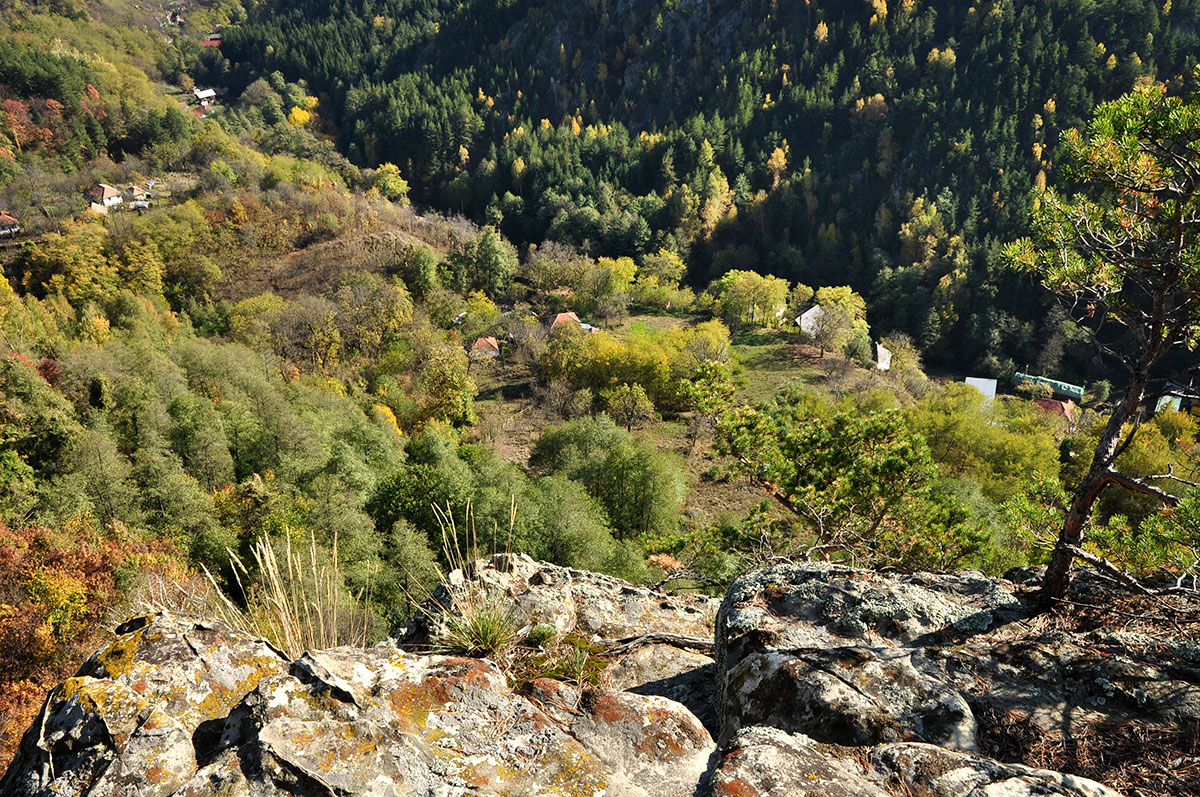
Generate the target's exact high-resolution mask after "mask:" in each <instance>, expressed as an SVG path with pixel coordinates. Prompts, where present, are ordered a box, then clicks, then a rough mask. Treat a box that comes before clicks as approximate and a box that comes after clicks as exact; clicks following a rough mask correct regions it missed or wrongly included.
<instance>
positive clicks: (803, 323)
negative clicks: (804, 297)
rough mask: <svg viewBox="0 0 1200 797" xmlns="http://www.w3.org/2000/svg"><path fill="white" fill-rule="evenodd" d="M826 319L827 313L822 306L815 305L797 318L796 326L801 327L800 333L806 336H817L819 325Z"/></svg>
mask: <svg viewBox="0 0 1200 797" xmlns="http://www.w3.org/2000/svg"><path fill="white" fill-rule="evenodd" d="M824 317H825V311H824V310H822V309H821V305H819V304H818V305H814V306H813V307H810V308H808V309H807V310H805V311H804V312H803V313H801V314H800V315H798V316H796V326H798V327H800V331H801V332H803V333H804V334H805V335H813V336H815V335H816V334H817V329H818V325H819V324H820V323H821V319H822V318H824Z"/></svg>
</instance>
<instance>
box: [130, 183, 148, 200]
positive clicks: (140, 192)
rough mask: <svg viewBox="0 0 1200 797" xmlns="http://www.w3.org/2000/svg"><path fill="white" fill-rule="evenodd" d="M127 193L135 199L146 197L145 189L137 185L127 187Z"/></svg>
mask: <svg viewBox="0 0 1200 797" xmlns="http://www.w3.org/2000/svg"><path fill="white" fill-rule="evenodd" d="M126 193H127V194H129V195H130V196H131V197H133V198H134V199H144V198H145V196H146V191H145V189H142V188H138V187H137V186H136V185H131V186H129V188H128V189H126Z"/></svg>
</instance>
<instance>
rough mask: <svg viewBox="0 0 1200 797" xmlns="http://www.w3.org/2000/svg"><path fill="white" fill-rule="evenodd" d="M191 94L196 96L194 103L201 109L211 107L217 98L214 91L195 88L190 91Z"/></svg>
mask: <svg viewBox="0 0 1200 797" xmlns="http://www.w3.org/2000/svg"><path fill="white" fill-rule="evenodd" d="M192 94H194V95H195V96H196V102H198V103H200V105H201V107H203V108H207V107H208V106H209V105H212V103H213V101H214V100H216V98H217V92H216V89H202V88H195V89H192Z"/></svg>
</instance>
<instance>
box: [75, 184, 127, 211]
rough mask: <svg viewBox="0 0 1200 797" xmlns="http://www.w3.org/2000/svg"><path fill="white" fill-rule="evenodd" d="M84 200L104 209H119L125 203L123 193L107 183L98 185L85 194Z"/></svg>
mask: <svg viewBox="0 0 1200 797" xmlns="http://www.w3.org/2000/svg"><path fill="white" fill-rule="evenodd" d="M83 198H84V199H86V200H88V201H89V202H92V203H94V204H96V205H100V206H101V207H104V208H112V207H117V206H119V205H120V204H121V203H122V202H124V201H125V200H124V198H123V197H122V196H121V191H120V190H119V189H117V188H113V187H112V186H111V185H108V184H107V183H96V184H95V185H93V186H92V187H91V188H89V189H88V190H86V191H84V192H83Z"/></svg>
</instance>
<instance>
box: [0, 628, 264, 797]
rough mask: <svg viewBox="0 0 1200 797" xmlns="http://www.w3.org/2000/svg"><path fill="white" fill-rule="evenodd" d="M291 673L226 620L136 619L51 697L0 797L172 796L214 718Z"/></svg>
mask: <svg viewBox="0 0 1200 797" xmlns="http://www.w3.org/2000/svg"><path fill="white" fill-rule="evenodd" d="M286 667H287V662H286V661H285V660H284V659H283V658H282V657H281V656H280V655H279V654H278V653H277V652H276V651H275V650H274V649H273V648H272V647H271V646H270V645H268V644H267V643H265V642H263V641H262V640H259V639H253V638H251V637H247V636H245V635H244V634H238V633H236V632H233V631H232V630H230V629H229V627H228V626H226V625H224V624H223V623H198V622H195V621H191V620H183V619H180V618H175V617H172V616H170V615H166V614H159V615H152V616H146V617H137V618H134V619H133V620H130V621H129V622H127V623H125V624H123V625H122V626H120V627H119V628H118V629H117V638H116V640H115V641H113V642H112V643H111V644H109V645H107V646H106V647H104V648H103V649H101V650H100V651H99V652H97V653H96V654H95V655H94V656H92V657H91V658H90V659H88V661H87V662H85V663H84V665H83V667H82V668H81V669H80V671H79V674H78V675H77V676H76V677H74V678H70V679H68V680H66V681H65V682H63V683H62V684H60V685H59V686H58V687H56V688H55V689H54V690H53V691H52V692H51V693H50V695H49V697H48V699H47V701H46V704H45V706H43V708H42V711H41V714H39V716H38V718H37V720H36V721H35V723H34V726H33V727H32V728H31V729H30V730H29V731H28V732H27V733H26V734H25V737H24V739H23V740H22V742H21V746H20V749H19V750H18V752H17V755H16V757H15V758H14V760H13V762H12V764H10V766H9V769H8V772H7V773H6V774H5V779H4V780H3V781H2V782H0V793H3V794H6V795H8V794H22V795H49V794H55V795H64V794H81V793H84V792H87V793H88V794H93V795H115V794H149V795H165V794H170V793H172V792H173V790H174V789H175V787H176V786H178V785H179V783H181V782H182V781H183V780H185V779H186V778H187V777H188V776H190V774H191V772H192V770H194V769H195V766H196V753H195V750H196V746H197V745H198V744H199V745H203V743H204V740H205V739H206V738H207V737H208V735H210V734H211V733H212V732H213V723H214V721H217V720H220V719H221V718H223V717H224V716H225V715H226V714H228V713H229V710H230V709H231V708H232V707H233V706H234V705H235V704H236V703H237V702H238V701H240V700H241V699H242V698H243V697H244V696H245V695H246V694H247V693H248V692H250V691H251V690H252V689H253V688H254V687H255V686H256V685H257V684H258V682H259V681H260V680H262V679H263V678H265V677H268V676H270V675H272V674H278V673H282V672H284V671H285V670H286Z"/></svg>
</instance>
